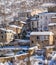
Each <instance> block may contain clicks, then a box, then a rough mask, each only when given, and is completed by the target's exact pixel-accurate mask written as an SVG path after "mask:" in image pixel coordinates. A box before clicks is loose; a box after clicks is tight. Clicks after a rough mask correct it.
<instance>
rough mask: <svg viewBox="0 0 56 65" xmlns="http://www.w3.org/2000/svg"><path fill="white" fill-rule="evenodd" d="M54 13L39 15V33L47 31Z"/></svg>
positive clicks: (55, 14)
mask: <svg viewBox="0 0 56 65" xmlns="http://www.w3.org/2000/svg"><path fill="white" fill-rule="evenodd" d="M55 16H56V13H54V12H44V13H40V14H39V25H38V27H39V31H46V30H48V24H49V23H50V22H51V18H52V17H55Z"/></svg>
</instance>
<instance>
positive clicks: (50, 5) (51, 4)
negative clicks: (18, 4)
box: [41, 3, 56, 7]
mask: <svg viewBox="0 0 56 65" xmlns="http://www.w3.org/2000/svg"><path fill="white" fill-rule="evenodd" d="M41 6H42V7H55V6H56V4H55V3H44V4H42V5H41Z"/></svg>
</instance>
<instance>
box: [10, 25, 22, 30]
mask: <svg viewBox="0 0 56 65" xmlns="http://www.w3.org/2000/svg"><path fill="white" fill-rule="evenodd" d="M9 26H10V27H14V28H20V29H22V27H19V26H16V25H9Z"/></svg>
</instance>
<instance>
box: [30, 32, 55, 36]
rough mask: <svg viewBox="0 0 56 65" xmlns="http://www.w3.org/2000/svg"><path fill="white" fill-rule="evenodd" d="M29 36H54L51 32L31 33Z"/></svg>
mask: <svg viewBox="0 0 56 65" xmlns="http://www.w3.org/2000/svg"><path fill="white" fill-rule="evenodd" d="M30 35H54V34H53V33H52V32H31V34H30Z"/></svg>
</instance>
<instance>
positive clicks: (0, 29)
mask: <svg viewBox="0 0 56 65" xmlns="http://www.w3.org/2000/svg"><path fill="white" fill-rule="evenodd" d="M0 30H3V31H6V32H11V33H14V34H16V33H15V32H14V31H13V30H9V29H7V30H6V29H5V28H0Z"/></svg>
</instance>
